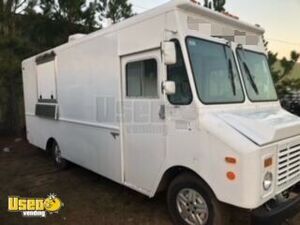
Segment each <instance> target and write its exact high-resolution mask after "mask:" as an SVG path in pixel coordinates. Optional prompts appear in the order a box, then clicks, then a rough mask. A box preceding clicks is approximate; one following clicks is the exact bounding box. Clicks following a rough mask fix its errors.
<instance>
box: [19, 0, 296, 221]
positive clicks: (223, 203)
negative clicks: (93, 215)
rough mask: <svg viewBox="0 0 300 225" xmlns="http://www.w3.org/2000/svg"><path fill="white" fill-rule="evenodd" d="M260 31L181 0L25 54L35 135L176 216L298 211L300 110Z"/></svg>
mask: <svg viewBox="0 0 300 225" xmlns="http://www.w3.org/2000/svg"><path fill="white" fill-rule="evenodd" d="M263 33H264V30H263V29H262V28H260V27H259V26H257V25H256V26H254V25H250V24H248V23H244V22H242V21H240V20H239V19H237V18H233V17H230V16H228V15H223V14H221V13H217V12H213V11H211V10H209V9H206V8H203V7H201V6H200V5H199V4H197V3H195V2H194V1H189V0H173V1H170V2H169V3H166V4H164V5H162V6H160V7H157V8H155V9H153V10H150V11H148V12H145V13H143V14H140V15H137V16H134V17H132V18H130V19H127V20H125V21H123V22H120V23H118V24H115V25H112V26H109V27H107V28H105V29H102V30H99V31H96V32H94V33H92V34H89V35H80V34H77V35H73V36H71V37H70V39H69V42H68V43H66V44H64V45H61V46H59V47H56V48H54V49H51V50H49V51H47V52H44V53H42V54H39V55H37V56H34V57H31V58H29V59H26V60H24V62H23V64H22V69H23V81H24V98H25V109H26V124H27V128H26V129H27V138H28V141H29V142H30V143H31V144H33V145H35V146H37V147H39V148H41V149H44V150H46V151H48V152H51V153H52V154H53V158H54V160H55V162H56V164H57V166H58V167H59V168H64V167H65V166H66V164H67V162H68V161H70V162H73V163H75V164H78V165H80V166H82V167H84V168H87V169H89V170H91V171H94V172H95V173H98V174H101V175H102V176H104V177H107V178H109V179H111V180H113V181H115V182H118V183H120V184H122V185H125V186H127V187H129V188H132V189H134V190H136V191H138V192H140V193H143V194H145V195H147V196H149V197H154V196H155V194H156V193H158V192H159V191H164V190H166V191H167V204H168V208H169V211H170V215H171V218H172V221H173V223H174V224H176V225H179V224H185V225H225V224H227V220H228V218H230V216H228V213H230V210H228V208H239V209H243V210H246V211H247V212H249V215H251V217H252V219H253V221H255V222H254V223H255V224H260V223H262V224H274V223H275V222H273V221H280V220H283V219H285V218H286V217H287V216H291V215H293V214H294V213H296V212H297V210H299V206H300V198H299V197H298V194H297V193H298V191H297V190H298V189H297V186H298V183H299V181H300V119H299V118H298V117H296V116H294V115H292V114H290V113H288V112H286V111H285V110H283V109H282V108H281V106H280V103H279V101H278V98H277V94H276V91H275V88H274V84H273V81H272V77H271V74H270V70H269V67H268V63H267V57H266V55H265V49H264V45H263V41H262V35H263Z"/></svg>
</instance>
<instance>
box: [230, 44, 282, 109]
mask: <svg viewBox="0 0 300 225" xmlns="http://www.w3.org/2000/svg"><path fill="white" fill-rule="evenodd" d="M240 49H241V48H238V47H237V48H236V49H235V53H236V58H237V61H238V65H239V70H240V73H241V76H242V80H243V83H244V89H245V91H246V94H247V98H248V99H249V101H250V102H251V103H257V102H278V101H279V98H278V93H277V89H276V87H275V83H274V79H273V76H272V74H271V68H270V66H269V65H268V70H269V72H270V76H271V79H272V81H273V86H274V89H275V92H276V99H267V100H263V99H262V100H253V99H251V98H250V95H249V92H248V89H247V87H246V80H245V79H246V78H245V76H244V74H243V72H242V65H241V63H242V62H241V60H240V59H239V53H238V50H240ZM243 50H244V51H246V52H252V53H256V54H258V55H262V56H264V57H265V59H266V60H267V61H268V57H267V55H266V54H265V53H263V52H259V51H254V50H250V49H247V48H243Z"/></svg>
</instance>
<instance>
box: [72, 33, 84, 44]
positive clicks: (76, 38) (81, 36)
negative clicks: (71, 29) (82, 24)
mask: <svg viewBox="0 0 300 225" xmlns="http://www.w3.org/2000/svg"><path fill="white" fill-rule="evenodd" d="M85 36H86V34H73V35H70V36H69V42H72V41H76V40H78V39H80V38H83V37H85Z"/></svg>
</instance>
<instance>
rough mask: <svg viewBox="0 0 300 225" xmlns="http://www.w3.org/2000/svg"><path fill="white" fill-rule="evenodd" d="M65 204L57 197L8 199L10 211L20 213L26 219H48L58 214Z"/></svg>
mask: <svg viewBox="0 0 300 225" xmlns="http://www.w3.org/2000/svg"><path fill="white" fill-rule="evenodd" d="M63 206H64V203H63V202H62V201H61V200H60V199H59V198H58V197H57V196H56V195H55V194H50V195H48V197H47V198H23V197H15V196H10V197H8V211H9V212H20V213H21V214H22V216H24V217H46V216H47V214H53V213H58V212H59V210H60V209H61V208H62V207H63Z"/></svg>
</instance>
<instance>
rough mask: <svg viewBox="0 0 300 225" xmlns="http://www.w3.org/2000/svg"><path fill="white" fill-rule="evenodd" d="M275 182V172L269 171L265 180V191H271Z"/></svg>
mask: <svg viewBox="0 0 300 225" xmlns="http://www.w3.org/2000/svg"><path fill="white" fill-rule="evenodd" d="M272 184H273V174H272V173H271V172H267V173H266V175H265V177H264V181H263V187H264V190H265V191H269V190H270V188H271V187H272Z"/></svg>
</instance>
